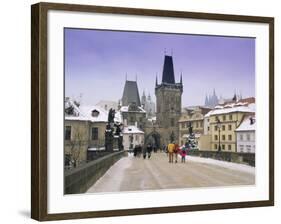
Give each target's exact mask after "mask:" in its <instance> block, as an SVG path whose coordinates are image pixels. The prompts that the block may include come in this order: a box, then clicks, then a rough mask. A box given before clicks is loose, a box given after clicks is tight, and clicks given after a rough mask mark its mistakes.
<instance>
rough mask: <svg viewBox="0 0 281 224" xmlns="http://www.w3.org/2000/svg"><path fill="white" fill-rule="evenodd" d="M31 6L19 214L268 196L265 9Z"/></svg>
mask: <svg viewBox="0 0 281 224" xmlns="http://www.w3.org/2000/svg"><path fill="white" fill-rule="evenodd" d="M31 16H32V24H31V25H32V33H31V37H32V49H31V57H32V65H31V70H32V74H31V75H32V85H31V86H32V108H31V109H32V130H31V131H32V169H31V170H32V189H31V190H32V200H31V201H32V208H31V211H32V212H31V216H32V218H34V219H36V220H40V221H44V220H58V219H74V218H89V217H106V216H123V215H138V214H153V213H167V212H186V211H198V210H211V209H224V208H243V207H257V206H272V205H273V204H274V18H271V17H257V16H241V15H223V14H210V13H201V12H200V13H195V12H183V11H162V10H152V9H137V8H116V7H103V6H89V5H70V4H56V3H38V4H35V5H32V15H31Z"/></svg>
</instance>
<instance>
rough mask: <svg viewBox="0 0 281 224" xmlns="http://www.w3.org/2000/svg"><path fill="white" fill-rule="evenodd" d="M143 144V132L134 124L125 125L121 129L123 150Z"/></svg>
mask: <svg viewBox="0 0 281 224" xmlns="http://www.w3.org/2000/svg"><path fill="white" fill-rule="evenodd" d="M143 144H144V132H143V131H141V130H140V129H139V128H138V127H136V126H133V125H132V126H126V127H124V129H123V145H124V149H125V150H129V149H133V148H134V147H135V146H136V145H143Z"/></svg>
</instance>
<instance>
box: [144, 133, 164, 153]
mask: <svg viewBox="0 0 281 224" xmlns="http://www.w3.org/2000/svg"><path fill="white" fill-rule="evenodd" d="M147 144H151V145H152V146H155V147H156V148H157V149H160V147H161V142H160V134H159V133H158V132H156V131H152V132H150V133H149V134H148V135H146V137H145V145H147Z"/></svg>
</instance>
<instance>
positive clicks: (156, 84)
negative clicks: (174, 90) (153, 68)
mask: <svg viewBox="0 0 281 224" xmlns="http://www.w3.org/2000/svg"><path fill="white" fill-rule="evenodd" d="M155 86H158V79H157V73H156V80H155Z"/></svg>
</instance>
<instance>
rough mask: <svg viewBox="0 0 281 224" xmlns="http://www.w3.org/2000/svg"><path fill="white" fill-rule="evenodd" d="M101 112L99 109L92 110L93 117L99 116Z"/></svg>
mask: <svg viewBox="0 0 281 224" xmlns="http://www.w3.org/2000/svg"><path fill="white" fill-rule="evenodd" d="M99 114H100V112H99V111H98V110H92V117H97V116H99Z"/></svg>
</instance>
